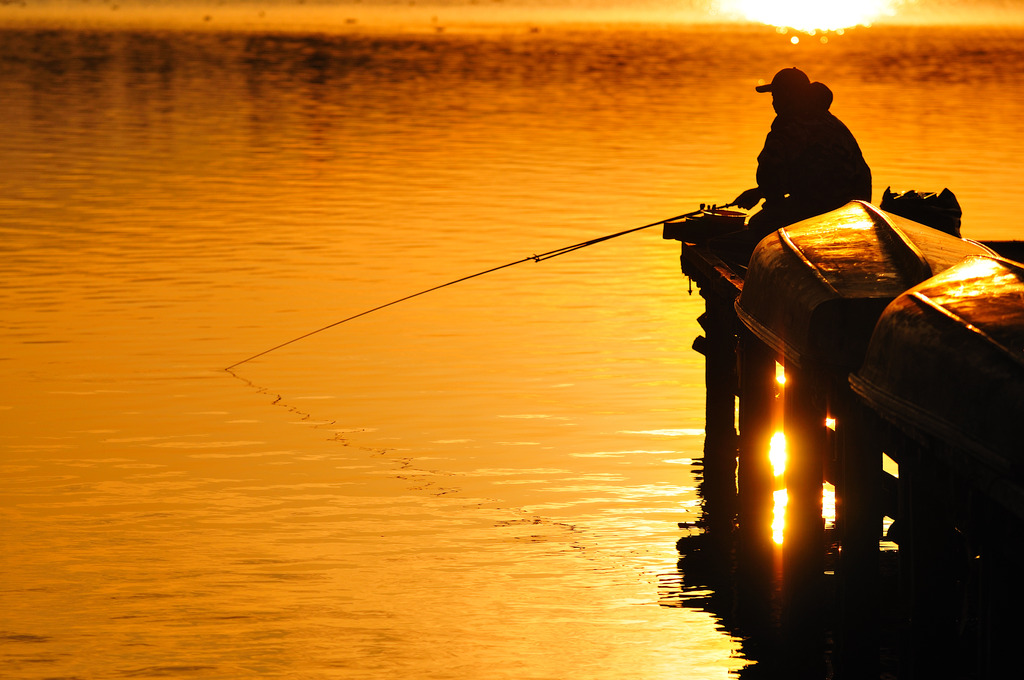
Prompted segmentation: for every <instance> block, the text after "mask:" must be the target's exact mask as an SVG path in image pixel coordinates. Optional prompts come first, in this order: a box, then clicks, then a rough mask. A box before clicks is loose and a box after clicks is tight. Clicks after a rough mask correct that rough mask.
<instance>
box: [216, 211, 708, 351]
mask: <svg viewBox="0 0 1024 680" xmlns="http://www.w3.org/2000/svg"><path fill="white" fill-rule="evenodd" d="M702 211H703V206H702V207H701V209H700V210H694V211H693V212H688V213H684V214H682V215H677V216H676V217H670V218H668V219H666V220H658V221H657V222H651V223H650V224H645V225H643V226H642V227H633V228H632V229H626V230H625V231H620V232H616V233H614V234H608V235H606V236H599V237H598V238H593V239H590V240H589V241H583V242H582V243H576V244H573V245H571V246H565V247H564V248H558V249H556V250H549V251H548V252H546V253H541V254H540V255H530V256H529V257H524V258H522V259H521V260H516V261H515V262H508V263H506V264H502V265H499V266H497V267H491V268H490V269H485V270H484V271H482V272H477V273H475V274H470V275H469V276H463V277H462V278H459V279H455V280H454V281H448V282H447V283H442V284H441V285H439V286H434V287H433V288H427V289H426V290H421V291H419V292H418V293H413V294H412V295H406V296H405V297H403V298H399V299H397V300H392V301H391V302H386V303H384V304H382V305H378V306H376V307H374V308H373V309H367V310H366V311H363V312H359V313H358V314H353V315H352V316H349V317H346V318H344V319H341V320H340V321H335V322H333V323H330V324H327V325H326V326H324V327H322V328H318V329H316V330H315V331H310V332H309V333H304V334H303V335H300V336H299V337H297V338H292V339H291V340H288V341H287V342H282V343H281V344H280V345H275V346H274V347H271V348H270V349H265V350H263V351H262V352H260V353H258V354H253V355H252V356H251V357H249V358H248V359H242V360H241V361H237V362H235V363H233V364H231V365H230V366H228V367H227V368H225V369H224V370H225V371H231V369H233V368H235V367H237V366H241V365H242V364H244V363H247V362H249V361H252V360H253V359H256V358H259V357H261V356H263V355H264V354H270V353H271V352H273V351H275V350H278V349H281V348H282V347H286V346H288V345H291V344H292V343H295V342H298V341H299V340H305V339H306V338H308V337H310V336H311V335H316V334H317V333H322V332H323V331H326V330H328V329H330V328H334V327H335V326H340V325H341V324H343V323H347V322H349V321H352V320H353V319H358V318H359V317H361V316H366V315H367V314H372V313H373V312H377V311H380V310H382V309H384V308H385V307H391V306H392V305H397V304H398V303H400V302H405V301H406V300H411V299H413V298H415V297H419V296H420V295H426V294H427V293H432V292H434V291H435V290H440V289H441V288H447V287H448V286H454V285H455V284H457V283H462V282H463V281H468V280H470V279H475V278H477V277H478V276H483V275H484V274H490V273H492V272H496V271H498V270H500V269H507V268H509V267H514V266H516V265H517V264H523V263H524V262H531V261H532V262H543V261H544V260H550V259H551V258H553V257H558V256H559V255H565V254H566V253H571V252H573V251H574V250H579V249H580V248H586V247H587V246H592V245H594V244H597V243H601V242H603V241H609V240H611V239H613V238H618V237H619V236H625V235H626V234H632V233H633V232H635V231H640V230H642V229H650V228H651V227H654V226H657V225H659V224H664V223H665V222H672V221H674V220H681V219H684V218H686V217H694V216H695V215H699V214H700V213H701V212H702Z"/></svg>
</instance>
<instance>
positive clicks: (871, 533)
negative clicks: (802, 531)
mask: <svg viewBox="0 0 1024 680" xmlns="http://www.w3.org/2000/svg"><path fill="white" fill-rule="evenodd" d="M836 407H837V408H836V412H835V413H834V415H836V416H837V418H836V431H837V439H838V446H839V465H838V468H839V469H838V479H837V480H836V523H837V528H838V531H839V536H840V541H841V545H842V552H841V553H840V556H839V564H838V569H837V574H836V578H837V590H838V593H837V594H838V621H837V631H836V638H837V639H836V645H837V649H836V657H837V658H836V664H835V677H836V678H837V679H839V678H843V679H846V678H877V677H878V676H879V674H880V672H881V668H880V659H879V644H880V637H879V626H880V617H881V607H880V603H879V587H880V583H879V554H878V549H879V548H878V541H879V539H880V538H881V531H882V509H881V505H882V503H881V481H882V449H881V446H880V444H879V443H878V438H877V423H874V422H872V419H871V416H870V414H869V413H868V412H867V411H866V408H865V407H864V406H862V405H861V404H858V403H856V402H854V400H853V399H852V394H850V393H849V392H848V391H846V392H844V393H841V394H840V395H839V396H838V397H837V401H836Z"/></svg>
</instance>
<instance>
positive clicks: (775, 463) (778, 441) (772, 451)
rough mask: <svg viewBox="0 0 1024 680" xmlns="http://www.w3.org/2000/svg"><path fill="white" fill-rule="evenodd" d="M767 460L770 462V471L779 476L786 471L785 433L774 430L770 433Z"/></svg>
mask: <svg viewBox="0 0 1024 680" xmlns="http://www.w3.org/2000/svg"><path fill="white" fill-rule="evenodd" d="M768 460H770V461H771V464H772V473H773V474H774V475H775V476H776V477H779V476H781V475H782V474H783V473H784V472H785V471H786V435H785V433H783V432H776V433H775V434H773V435H772V441H771V444H769V446H768Z"/></svg>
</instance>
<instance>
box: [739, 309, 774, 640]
mask: <svg viewBox="0 0 1024 680" xmlns="http://www.w3.org/2000/svg"><path fill="white" fill-rule="evenodd" d="M739 366H740V383H739V387H740V389H739V392H740V414H739V419H740V443H739V471H738V486H739V511H738V514H739V541H738V548H737V552H738V558H739V559H738V569H739V576H740V578H739V586H740V588H739V590H740V608H741V615H742V618H743V620H744V622H745V623H746V624H747V625H748V626H749V627H751V628H752V629H753V630H759V631H762V632H765V633H767V632H770V629H771V628H772V627H773V626H774V621H773V619H774V616H773V609H772V594H773V591H774V588H775V583H774V579H775V569H774V563H773V558H774V544H773V542H772V527H771V525H772V491H773V479H774V477H773V473H772V467H771V462H770V461H769V458H768V450H769V447H770V445H771V438H772V413H773V410H774V409H775V408H776V405H775V402H776V398H775V391H776V383H775V355H774V354H773V353H772V351H771V350H770V349H769V348H768V347H767V346H766V345H764V344H763V343H762V342H761V341H760V340H758V339H757V338H756V337H755V336H754V335H753V334H752V333H751V332H750V331H748V330H746V329H742V330H741V333H740V350H739ZM768 637H769V638H770V637H773V636H772V635H769V636H768Z"/></svg>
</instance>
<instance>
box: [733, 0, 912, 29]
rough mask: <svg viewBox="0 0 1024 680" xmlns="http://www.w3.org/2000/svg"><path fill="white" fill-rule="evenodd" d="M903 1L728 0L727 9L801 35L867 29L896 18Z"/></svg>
mask: <svg viewBox="0 0 1024 680" xmlns="http://www.w3.org/2000/svg"><path fill="white" fill-rule="evenodd" d="M901 4H903V3H902V2H900V0H861V1H860V2H850V1H849V0H776V1H775V2H762V1H761V0H726V2H725V3H724V6H725V7H726V8H727V9H729V10H731V11H735V12H737V13H738V14H739V15H740V16H742V17H744V18H746V19H748V20H750V21H755V22H760V23H763V24H767V25H769V26H777V27H780V28H793V29H796V30H799V31H805V32H813V31H834V30H838V29H845V28H853V27H856V26H868V25H871V24H872V23H873V22H874V21H876V20H878V19H880V18H883V17H888V16H893V15H895V14H896V11H897V9H898V7H899V6H900V5H901Z"/></svg>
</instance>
